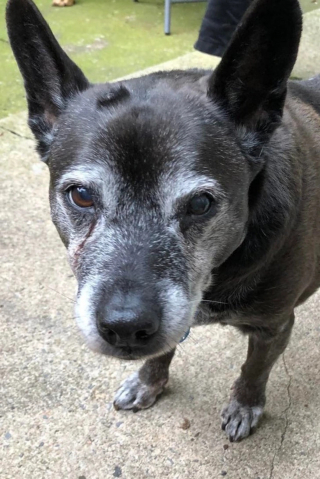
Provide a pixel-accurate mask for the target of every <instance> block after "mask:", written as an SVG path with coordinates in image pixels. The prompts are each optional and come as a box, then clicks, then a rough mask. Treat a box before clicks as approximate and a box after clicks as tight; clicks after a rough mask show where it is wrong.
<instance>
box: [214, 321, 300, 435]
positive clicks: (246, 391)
mask: <svg viewBox="0 0 320 479" xmlns="http://www.w3.org/2000/svg"><path fill="white" fill-rule="evenodd" d="M293 323H294V314H293V313H292V315H291V316H289V317H288V318H287V319H286V321H284V322H283V323H282V325H283V326H282V328H279V331H278V332H277V334H276V335H274V336H272V337H266V335H265V334H262V333H261V332H259V331H257V332H255V333H254V334H252V335H250V337H249V347H248V355H247V360H246V362H245V363H244V364H243V366H242V368H241V375H240V377H239V378H238V379H237V380H236V381H235V383H234V385H233V387H232V394H231V398H230V402H229V404H228V406H227V407H225V408H224V409H223V411H222V429H224V430H225V431H226V433H227V435H228V437H229V439H230V441H231V442H233V441H241V439H244V438H245V437H247V436H249V434H250V432H251V431H252V429H253V428H255V427H256V425H257V424H258V421H259V419H260V417H261V416H262V413H263V408H264V405H265V402H266V396H265V390H266V385H267V381H268V378H269V374H270V372H271V369H272V367H273V365H274V363H275V362H276V360H277V359H278V357H279V355H280V354H281V353H282V352H283V351H284V350H285V348H286V346H287V344H288V342H289V338H290V333H291V329H292V326H293Z"/></svg>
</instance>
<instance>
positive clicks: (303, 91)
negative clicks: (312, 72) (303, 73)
mask: <svg viewBox="0 0 320 479" xmlns="http://www.w3.org/2000/svg"><path fill="white" fill-rule="evenodd" d="M288 98H289V99H290V98H294V99H298V100H300V101H301V102H303V103H306V104H307V105H310V106H312V107H313V108H314V110H315V111H316V112H317V113H318V114H319V115H320V75H317V76H315V77H313V78H310V79H309V80H300V81H290V82H289V83H288Z"/></svg>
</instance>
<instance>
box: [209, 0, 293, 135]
mask: <svg viewBox="0 0 320 479" xmlns="http://www.w3.org/2000/svg"><path fill="white" fill-rule="evenodd" d="M301 29H302V14H301V9H300V6H299V2H298V0H256V1H254V2H253V3H252V5H251V6H250V8H249V9H248V11H247V13H246V15H245V17H244V18H243V21H242V22H241V24H240V26H239V27H238V29H237V31H236V33H235V35H234V37H233V39H232V40H231V43H230V45H229V47H228V49H227V51H226V52H225V54H224V56H223V57H222V60H221V62H220V64H219V65H218V67H217V69H216V70H215V72H214V73H213V74H212V76H211V77H210V79H209V84H208V95H209V96H210V97H211V98H212V99H214V100H215V101H216V102H218V103H219V104H220V105H221V106H222V108H223V109H224V110H225V111H227V112H228V113H229V115H230V116H231V118H232V120H233V121H235V123H237V124H241V125H244V126H246V127H247V128H249V129H250V130H254V131H259V132H263V133H266V134H268V133H270V132H272V131H273V130H274V129H275V128H276V126H277V125H278V124H279V122H280V121H281V117H282V111H283V106H284V102H285V97H286V89H287V81H288V78H289V75H290V73H291V71H292V68H293V65H294V63H295V60H296V57H297V52H298V47H299V41H300V35H301Z"/></svg>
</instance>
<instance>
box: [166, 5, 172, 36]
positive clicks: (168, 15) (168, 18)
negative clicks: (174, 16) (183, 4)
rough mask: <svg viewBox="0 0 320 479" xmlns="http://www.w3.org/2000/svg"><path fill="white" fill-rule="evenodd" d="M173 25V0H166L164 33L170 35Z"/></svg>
mask: <svg viewBox="0 0 320 479" xmlns="http://www.w3.org/2000/svg"><path fill="white" fill-rule="evenodd" d="M170 25H171V0H165V4H164V33H165V34H166V35H170Z"/></svg>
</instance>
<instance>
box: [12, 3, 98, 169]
mask: <svg viewBox="0 0 320 479" xmlns="http://www.w3.org/2000/svg"><path fill="white" fill-rule="evenodd" d="M6 20H7V28H8V35H9V39H10V43H11V47H12V50H13V53H14V55H15V57H16V60H17V63H18V66H19V69H20V71H21V74H22V76H23V79H24V86H25V89H26V96H27V101H28V108H29V126H30V128H31V130H32V131H33V133H34V135H35V137H36V139H37V140H38V152H39V153H40V155H41V157H42V159H43V160H44V161H45V160H46V159H47V156H48V152H49V148H50V143H51V141H52V130H53V126H54V123H55V121H56V119H57V117H58V116H59V114H60V113H61V112H62V111H63V110H64V109H65V107H66V104H67V102H68V100H70V99H71V98H72V97H73V96H74V95H75V94H77V93H78V92H79V91H83V90H85V89H86V88H88V86H89V83H88V81H87V79H86V78H85V76H84V75H83V73H82V72H81V70H80V69H79V68H78V67H77V66H76V65H75V64H74V63H73V61H72V60H70V58H69V57H68V56H67V55H66V53H65V52H64V51H63V50H62V48H61V47H60V45H59V44H58V42H57V40H56V39H55V37H54V36H53V34H52V32H51V30H50V28H49V26H48V24H47V23H46V21H45V20H44V18H43V17H42V15H41V13H40V12H39V10H38V9H37V7H36V6H35V5H34V3H33V2H32V1H31V0H9V2H8V4H7V12H6Z"/></svg>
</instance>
